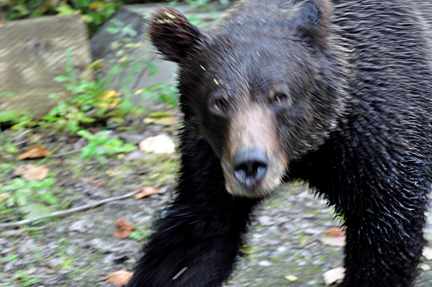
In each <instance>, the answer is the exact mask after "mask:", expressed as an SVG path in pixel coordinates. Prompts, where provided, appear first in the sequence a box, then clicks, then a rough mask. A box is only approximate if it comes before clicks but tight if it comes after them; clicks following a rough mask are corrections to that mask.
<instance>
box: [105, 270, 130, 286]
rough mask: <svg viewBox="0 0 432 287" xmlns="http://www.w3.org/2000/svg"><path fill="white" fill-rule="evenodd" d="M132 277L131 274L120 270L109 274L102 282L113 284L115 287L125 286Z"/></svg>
mask: <svg viewBox="0 0 432 287" xmlns="http://www.w3.org/2000/svg"><path fill="white" fill-rule="evenodd" d="M132 275H133V273H132V272H129V271H126V270H120V271H115V272H113V273H111V274H110V275H108V276H107V277H104V278H102V280H104V281H107V282H109V283H112V284H115V285H117V286H125V285H126V284H127V283H128V282H129V280H130V279H131V278H132Z"/></svg>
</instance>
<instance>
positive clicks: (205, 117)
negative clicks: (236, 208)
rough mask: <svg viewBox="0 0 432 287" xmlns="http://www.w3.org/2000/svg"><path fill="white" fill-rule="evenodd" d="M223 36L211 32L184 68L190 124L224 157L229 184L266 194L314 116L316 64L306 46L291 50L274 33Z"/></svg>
mask: <svg viewBox="0 0 432 287" xmlns="http://www.w3.org/2000/svg"><path fill="white" fill-rule="evenodd" d="M223 37H224V36H223V35H222V36H219V37H218V38H216V37H215V38H212V39H211V41H209V43H206V45H204V46H202V47H201V49H200V50H199V51H197V52H196V54H195V57H194V58H193V59H191V60H190V62H189V63H188V64H187V65H186V66H185V67H182V68H181V71H180V77H179V83H180V85H179V87H180V91H181V94H182V97H184V98H185V99H182V100H183V101H184V102H186V103H187V105H188V106H189V109H190V111H189V113H191V114H192V115H193V117H192V118H191V120H190V124H192V125H194V126H195V127H196V128H197V130H198V133H199V134H200V135H201V136H202V137H203V138H205V139H206V140H207V141H208V142H209V143H210V144H211V145H212V147H213V150H214V151H215V153H216V155H217V156H218V157H219V158H220V159H221V165H222V168H223V171H224V176H225V180H226V187H227V189H228V191H229V192H231V193H233V194H236V195H242V196H249V197H256V196H262V195H264V194H267V193H268V192H270V191H272V190H273V189H275V188H276V187H277V186H278V185H279V184H280V183H281V180H282V178H283V175H284V173H285V170H286V168H287V164H288V163H289V162H290V161H291V160H293V159H295V158H298V157H299V156H300V149H298V148H297V146H298V144H297V142H298V141H299V140H301V139H299V137H298V136H297V135H299V134H301V133H302V131H301V129H302V126H303V125H305V124H307V123H308V122H309V121H310V120H309V116H310V114H309V112H308V111H307V109H308V108H310V103H309V102H310V101H312V95H313V91H314V88H315V85H314V82H313V81H312V80H311V79H313V78H316V77H311V75H313V74H314V73H315V72H316V71H315V69H314V68H313V64H314V63H313V61H312V60H311V59H309V58H310V56H308V51H307V50H305V49H304V48H303V47H302V46H300V45H298V46H297V47H292V49H290V50H287V49H286V47H284V42H278V41H276V40H273V41H272V43H271V44H269V43H267V42H265V41H264V42H260V41H255V42H240V41H239V42H236V43H231V45H227V44H226V42H227V41H229V38H228V39H224V38H223ZM234 45H235V46H234ZM293 51H295V52H293ZM297 54H300V55H301V58H300V57H299V56H297ZM215 59H216V60H215ZM239 153H240V155H239ZM236 157H237V158H238V157H242V158H243V159H238V160H236Z"/></svg>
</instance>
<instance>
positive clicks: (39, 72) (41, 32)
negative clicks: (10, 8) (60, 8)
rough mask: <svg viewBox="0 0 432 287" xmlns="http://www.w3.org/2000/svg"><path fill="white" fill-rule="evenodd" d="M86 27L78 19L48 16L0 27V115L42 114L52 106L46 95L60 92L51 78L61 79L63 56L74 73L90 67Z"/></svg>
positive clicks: (76, 17)
mask: <svg viewBox="0 0 432 287" xmlns="http://www.w3.org/2000/svg"><path fill="white" fill-rule="evenodd" d="M86 29H87V28H86V24H85V23H84V22H83V21H82V20H81V18H80V16H79V15H68V16H52V17H42V18H36V19H27V20H21V21H12V22H5V23H3V24H1V25H0V93H3V92H12V94H11V95H8V96H4V97H0V112H2V111H7V110H27V111H31V112H35V113H36V114H37V113H39V114H40V113H44V112H46V111H48V110H49V109H50V108H51V107H52V105H53V102H52V101H51V100H50V99H49V98H47V95H48V94H50V93H62V92H64V88H63V87H62V86H61V84H60V83H56V82H55V81H54V78H55V77H56V76H58V75H64V74H65V71H64V68H65V65H66V52H67V51H68V50H70V51H71V52H72V55H73V64H74V68H75V69H76V71H77V72H78V73H80V72H81V71H83V70H84V69H85V68H86V67H87V66H88V65H89V64H90V63H91V57H90V49H89V45H88V42H87V30H86Z"/></svg>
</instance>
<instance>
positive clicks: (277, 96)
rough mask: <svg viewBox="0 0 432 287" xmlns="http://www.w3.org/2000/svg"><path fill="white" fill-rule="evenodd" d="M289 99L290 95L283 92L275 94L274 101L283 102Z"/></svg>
mask: <svg viewBox="0 0 432 287" xmlns="http://www.w3.org/2000/svg"><path fill="white" fill-rule="evenodd" d="M287 99H288V96H287V95H285V94H283V93H276V94H275V95H274V96H273V102H275V103H283V102H285V101H287Z"/></svg>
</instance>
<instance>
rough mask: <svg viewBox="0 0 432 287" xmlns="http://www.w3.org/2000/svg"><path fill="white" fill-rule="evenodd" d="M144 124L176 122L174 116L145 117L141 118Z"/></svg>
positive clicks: (169, 124)
mask: <svg viewBox="0 0 432 287" xmlns="http://www.w3.org/2000/svg"><path fill="white" fill-rule="evenodd" d="M143 122H144V123H145V124H155V125H161V126H173V125H175V124H176V123H177V120H176V118H175V117H164V118H157V119H155V118H145V119H144V120H143Z"/></svg>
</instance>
